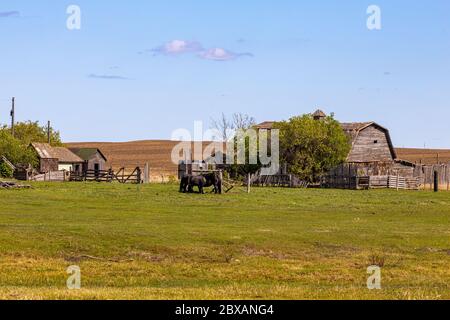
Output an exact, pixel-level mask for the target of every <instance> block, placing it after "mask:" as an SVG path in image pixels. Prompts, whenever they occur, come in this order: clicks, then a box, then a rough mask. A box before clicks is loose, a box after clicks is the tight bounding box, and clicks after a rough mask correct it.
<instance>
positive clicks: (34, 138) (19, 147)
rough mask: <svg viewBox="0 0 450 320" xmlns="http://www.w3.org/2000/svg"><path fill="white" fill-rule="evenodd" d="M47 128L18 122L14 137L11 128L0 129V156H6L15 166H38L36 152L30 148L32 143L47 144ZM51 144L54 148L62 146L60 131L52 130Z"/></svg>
mask: <svg viewBox="0 0 450 320" xmlns="http://www.w3.org/2000/svg"><path fill="white" fill-rule="evenodd" d="M47 141H48V137H47V127H46V126H40V125H39V122H32V121H27V122H18V123H16V124H15V126H14V137H13V136H12V135H11V128H10V127H8V126H3V127H1V128H0V156H5V157H6V158H7V159H8V160H9V161H11V162H12V163H14V164H16V165H17V164H24V165H27V164H31V165H32V166H37V165H38V161H37V158H36V155H35V154H34V151H33V150H31V149H30V148H29V146H30V143H32V142H43V143H45V142H47ZM50 142H51V144H52V145H53V146H61V145H62V142H61V138H60V135H59V132H58V131H55V130H54V129H52V128H50Z"/></svg>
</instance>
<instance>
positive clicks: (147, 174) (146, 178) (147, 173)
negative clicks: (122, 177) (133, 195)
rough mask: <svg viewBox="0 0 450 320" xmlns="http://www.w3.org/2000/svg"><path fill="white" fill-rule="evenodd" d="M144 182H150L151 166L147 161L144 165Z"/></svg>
mask: <svg viewBox="0 0 450 320" xmlns="http://www.w3.org/2000/svg"><path fill="white" fill-rule="evenodd" d="M144 183H150V166H149V164H148V162H147V163H145V167H144Z"/></svg>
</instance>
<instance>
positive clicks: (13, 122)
mask: <svg viewBox="0 0 450 320" xmlns="http://www.w3.org/2000/svg"><path fill="white" fill-rule="evenodd" d="M15 103H16V98H15V97H13V98H12V101H11V135H12V136H13V137H14V135H15V128H14V125H15V120H14V118H15V113H16V111H15Z"/></svg>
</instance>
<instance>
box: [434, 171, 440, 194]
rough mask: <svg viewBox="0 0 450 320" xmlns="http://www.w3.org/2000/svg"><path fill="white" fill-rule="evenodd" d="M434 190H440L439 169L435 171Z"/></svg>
mask: <svg viewBox="0 0 450 320" xmlns="http://www.w3.org/2000/svg"><path fill="white" fill-rule="evenodd" d="M434 192H439V175H438V171H437V170H435V171H434Z"/></svg>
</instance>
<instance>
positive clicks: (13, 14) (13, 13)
mask: <svg viewBox="0 0 450 320" xmlns="http://www.w3.org/2000/svg"><path fill="white" fill-rule="evenodd" d="M18 16H20V12H19V11H0V18H9V17H18Z"/></svg>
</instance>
